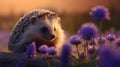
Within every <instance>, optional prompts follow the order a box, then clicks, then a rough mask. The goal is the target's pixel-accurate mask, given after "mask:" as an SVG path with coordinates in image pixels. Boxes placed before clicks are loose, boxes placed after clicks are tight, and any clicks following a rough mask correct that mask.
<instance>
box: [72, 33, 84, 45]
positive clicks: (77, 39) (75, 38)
mask: <svg viewBox="0 0 120 67" xmlns="http://www.w3.org/2000/svg"><path fill="white" fill-rule="evenodd" d="M81 42H82V39H81V38H80V37H79V36H78V35H74V36H72V37H71V38H70V43H71V44H74V45H78V44H80V43H81Z"/></svg>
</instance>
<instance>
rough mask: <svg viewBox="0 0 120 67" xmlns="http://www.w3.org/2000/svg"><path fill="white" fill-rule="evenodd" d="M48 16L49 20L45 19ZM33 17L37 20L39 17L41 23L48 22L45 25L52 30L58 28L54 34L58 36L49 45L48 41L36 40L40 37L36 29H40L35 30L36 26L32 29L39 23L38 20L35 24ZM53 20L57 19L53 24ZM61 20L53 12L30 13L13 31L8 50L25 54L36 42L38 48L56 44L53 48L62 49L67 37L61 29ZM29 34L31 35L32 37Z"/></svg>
mask: <svg viewBox="0 0 120 67" xmlns="http://www.w3.org/2000/svg"><path fill="white" fill-rule="evenodd" d="M46 16H47V17H48V18H47V20H46V19H45V17H46ZM33 17H35V18H36V17H37V20H38V18H39V19H40V21H41V20H46V22H44V23H46V24H47V25H50V27H49V28H50V29H52V26H56V32H54V34H55V35H56V38H55V39H54V40H53V41H50V42H48V43H47V41H45V42H43V43H42V41H41V40H36V39H34V38H35V37H39V35H38V36H37V34H38V30H37V33H35V32H36V29H37V27H38V26H37V25H36V28H35V29H34V27H35V26H33V29H32V25H33V24H37V23H38V21H37V20H36V22H35V20H34V21H33V20H31V18H33ZM42 18H43V19H42ZM52 19H53V20H54V19H55V20H54V23H53V21H52ZM48 20H49V24H48V22H47V21H48ZM59 20H60V17H59V16H58V15H57V14H56V13H55V12H51V11H49V10H43V9H36V10H33V11H31V12H30V13H27V14H25V15H24V16H23V17H22V18H21V19H20V20H19V21H18V23H17V24H16V26H15V28H14V29H13V31H12V33H11V36H10V39H9V43H8V48H9V49H10V50H11V51H13V52H25V51H26V48H27V46H28V45H29V44H30V43H31V42H32V41H35V42H36V44H39V45H37V48H38V47H39V46H40V45H42V44H47V45H48V44H49V45H51V44H54V45H53V46H55V47H56V48H57V49H59V48H61V46H62V44H63V41H64V37H65V36H64V31H63V30H62V28H61V24H60V21H59ZM33 22H34V23H33ZM55 22H56V23H55ZM52 23H53V24H52ZM39 24H40V23H39ZM42 24H43V22H42V23H41V25H40V26H42ZM44 25H45V24H44ZM38 28H39V27H38ZM29 33H31V34H29ZM27 34H29V35H30V36H29V35H27ZM41 36H42V35H41ZM40 38H41V37H40ZM50 43H51V44H50ZM49 45H48V46H49Z"/></svg>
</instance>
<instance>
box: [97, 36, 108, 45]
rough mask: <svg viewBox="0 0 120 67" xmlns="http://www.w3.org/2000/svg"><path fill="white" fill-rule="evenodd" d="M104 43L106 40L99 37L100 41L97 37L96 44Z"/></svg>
mask: <svg viewBox="0 0 120 67" xmlns="http://www.w3.org/2000/svg"><path fill="white" fill-rule="evenodd" d="M105 42H106V38H105V37H101V39H100V37H98V43H99V44H105Z"/></svg>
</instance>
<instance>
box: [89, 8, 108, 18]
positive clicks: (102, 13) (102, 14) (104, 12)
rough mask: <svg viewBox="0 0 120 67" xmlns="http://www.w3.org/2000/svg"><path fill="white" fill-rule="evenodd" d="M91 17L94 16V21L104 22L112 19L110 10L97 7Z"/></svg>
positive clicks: (93, 9)
mask: <svg viewBox="0 0 120 67" xmlns="http://www.w3.org/2000/svg"><path fill="white" fill-rule="evenodd" d="M90 15H91V16H92V18H93V20H104V19H107V20H109V19H110V13H109V11H108V9H107V8H106V7H104V6H96V7H94V8H92V11H91V12H90Z"/></svg>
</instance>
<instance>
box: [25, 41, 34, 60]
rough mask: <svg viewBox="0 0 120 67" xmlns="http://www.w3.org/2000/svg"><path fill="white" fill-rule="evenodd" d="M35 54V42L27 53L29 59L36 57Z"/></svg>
mask: <svg viewBox="0 0 120 67" xmlns="http://www.w3.org/2000/svg"><path fill="white" fill-rule="evenodd" d="M35 52H36V45H35V42H32V43H31V44H30V45H29V46H28V48H27V51H26V54H27V55H28V57H30V58H31V57H34V56H35Z"/></svg>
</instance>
